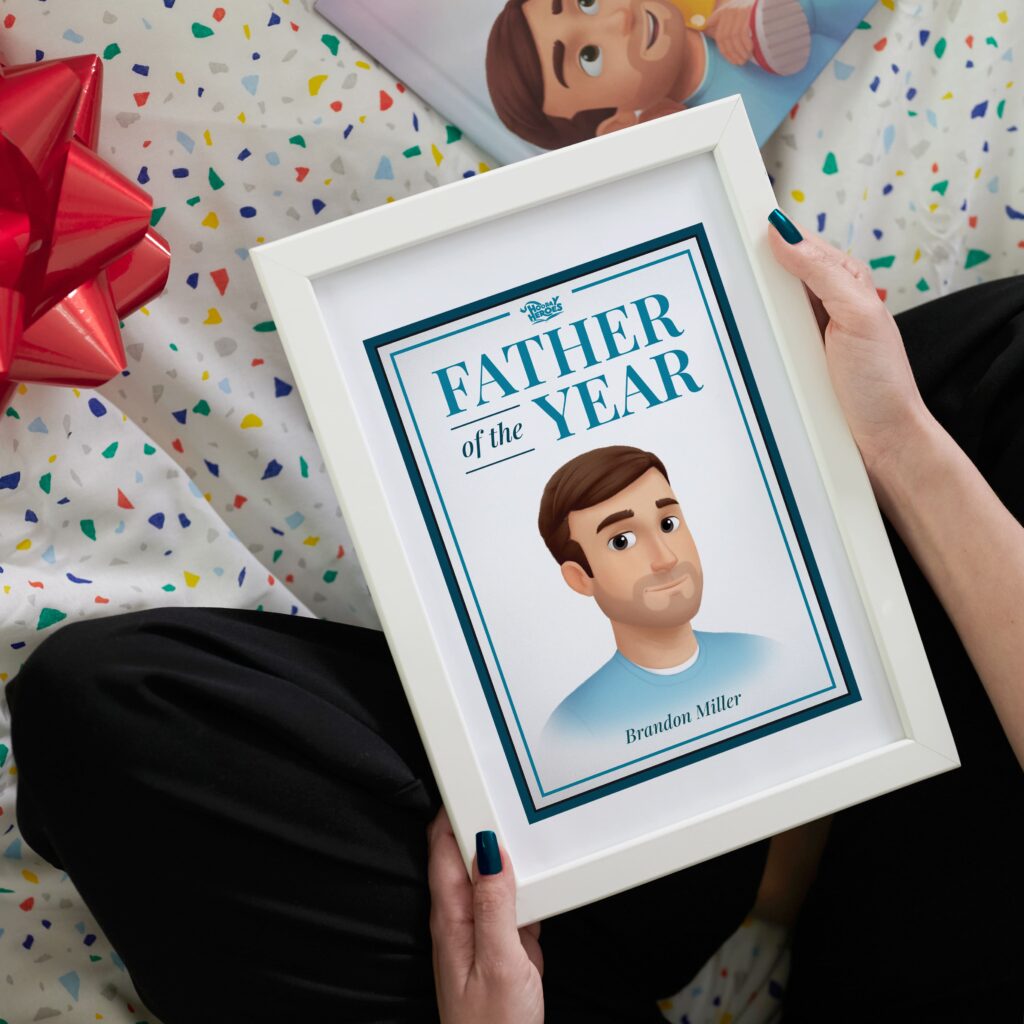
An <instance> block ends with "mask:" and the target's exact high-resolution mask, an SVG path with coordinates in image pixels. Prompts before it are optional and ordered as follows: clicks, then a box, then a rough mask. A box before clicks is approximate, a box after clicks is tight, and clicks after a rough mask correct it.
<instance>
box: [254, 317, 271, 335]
mask: <svg viewBox="0 0 1024 1024" xmlns="http://www.w3.org/2000/svg"><path fill="white" fill-rule="evenodd" d="M252 329H253V330H254V331H259V332H260V334H267V333H268V332H269V331H276V330H277V327H276V326H275V324H274V321H273V320H263V321H261V322H260V323H258V324H253V325H252Z"/></svg>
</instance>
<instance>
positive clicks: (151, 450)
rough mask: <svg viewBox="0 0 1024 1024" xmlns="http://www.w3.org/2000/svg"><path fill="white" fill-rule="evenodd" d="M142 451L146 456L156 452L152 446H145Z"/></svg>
mask: <svg viewBox="0 0 1024 1024" xmlns="http://www.w3.org/2000/svg"><path fill="white" fill-rule="evenodd" d="M142 450H143V452H145V454H146V455H152V454H153V453H154V452H155V451H156V449H155V448H154V447H153V446H152V445H151V444H144V445H143V446H142Z"/></svg>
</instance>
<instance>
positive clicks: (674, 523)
mask: <svg viewBox="0 0 1024 1024" xmlns="http://www.w3.org/2000/svg"><path fill="white" fill-rule="evenodd" d="M678 529H679V516H665V518H664V519H662V521H661V532H662V533H675V532H676V530H678Z"/></svg>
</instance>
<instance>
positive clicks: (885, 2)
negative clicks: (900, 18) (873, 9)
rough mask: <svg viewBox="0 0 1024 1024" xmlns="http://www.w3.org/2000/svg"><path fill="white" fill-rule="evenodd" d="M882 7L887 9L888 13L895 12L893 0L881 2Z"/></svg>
mask: <svg viewBox="0 0 1024 1024" xmlns="http://www.w3.org/2000/svg"><path fill="white" fill-rule="evenodd" d="M882 6H883V7H888V8H889V10H890V11H895V10H896V3H895V0H882Z"/></svg>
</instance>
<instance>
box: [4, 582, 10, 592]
mask: <svg viewBox="0 0 1024 1024" xmlns="http://www.w3.org/2000/svg"><path fill="white" fill-rule="evenodd" d="M10 592H11V585H10V583H5V584H4V593H5V594H9V593H10Z"/></svg>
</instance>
